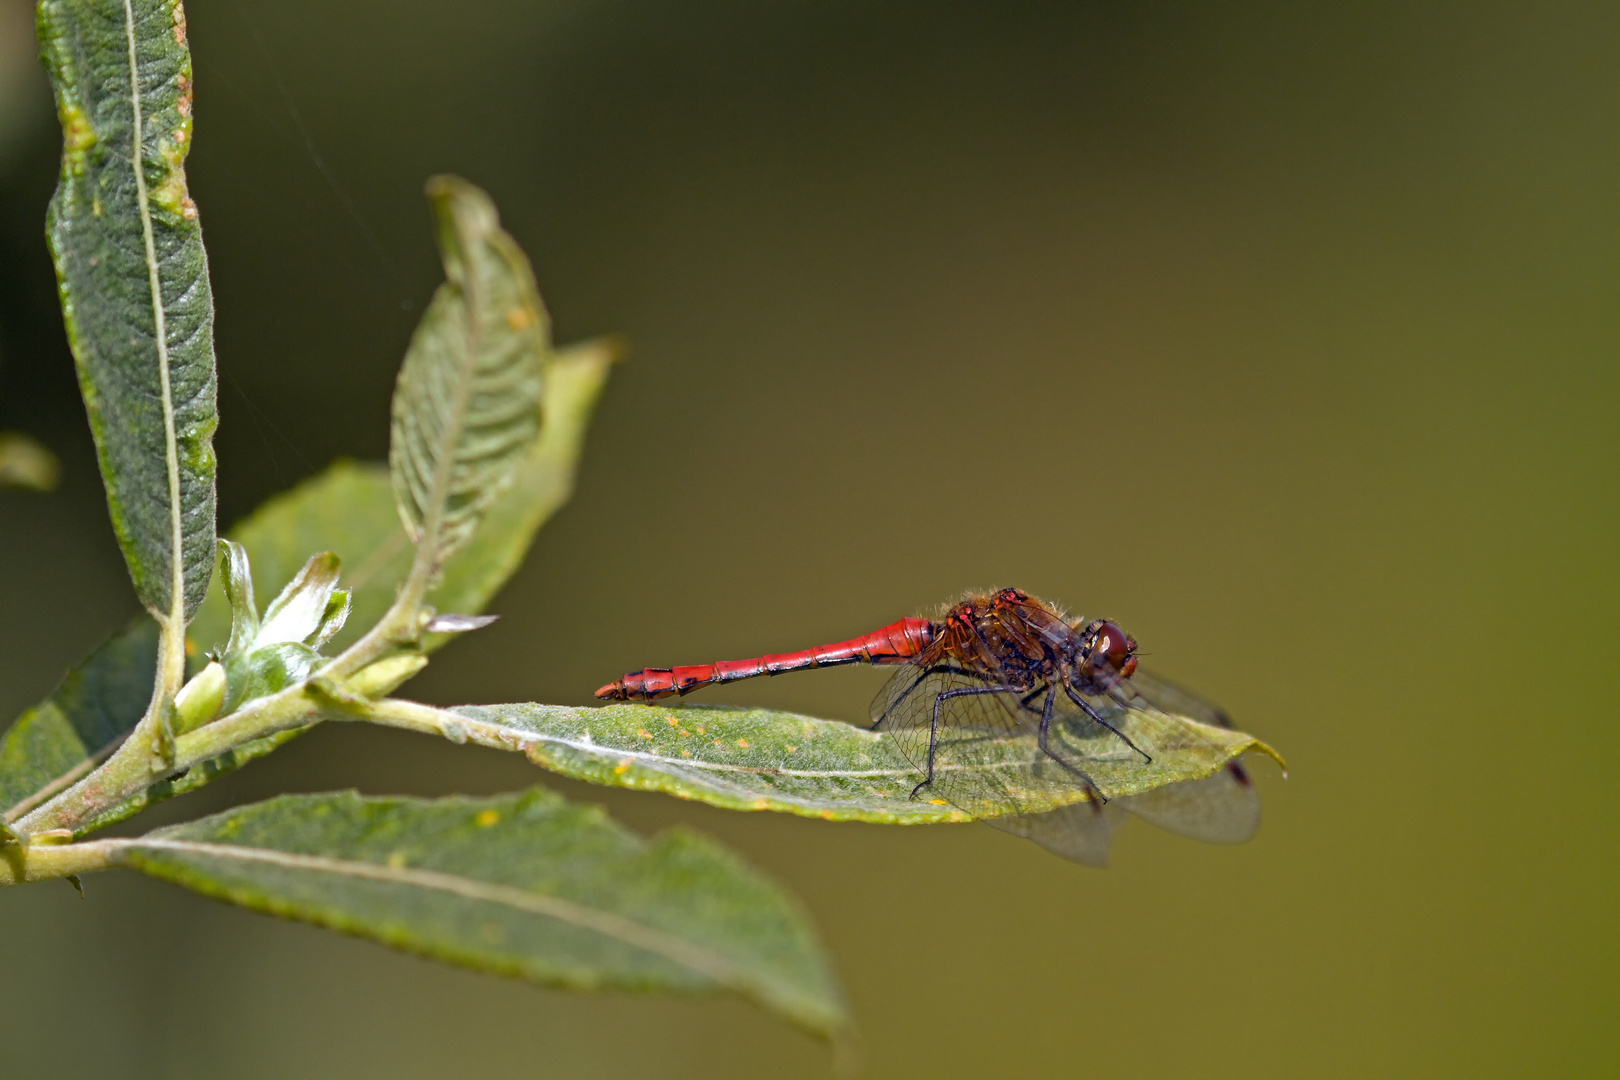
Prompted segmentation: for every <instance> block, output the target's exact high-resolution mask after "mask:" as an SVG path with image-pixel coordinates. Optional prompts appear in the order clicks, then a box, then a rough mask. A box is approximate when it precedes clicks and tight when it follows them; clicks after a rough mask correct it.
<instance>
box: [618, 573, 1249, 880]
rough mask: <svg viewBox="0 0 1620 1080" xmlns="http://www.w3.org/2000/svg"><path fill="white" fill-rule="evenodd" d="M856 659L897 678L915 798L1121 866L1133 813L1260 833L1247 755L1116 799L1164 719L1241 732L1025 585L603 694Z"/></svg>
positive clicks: (1224, 834)
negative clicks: (935, 614) (1121, 847)
mask: <svg viewBox="0 0 1620 1080" xmlns="http://www.w3.org/2000/svg"><path fill="white" fill-rule="evenodd" d="M845 664H878V665H886V666H894V667H897V668H898V670H897V671H896V672H895V674H894V675H893V676H891V677H890V678H889V680H888V682H887V683H886V684H885V685H884V687H883V689H882V690H880V691H879V692H878V695H877V697H876V698H874V699H873V702H872V707H871V711H870V716H871V719H872V728H873V729H874V730H877V731H882V732H885V733H887V735H888V736H889V739H890V740H891V742H892V744H893V745H894V746H895V747H896V748H897V749H898V750H899V752H900V754H901V756H902V757H904V758H905V760H906V761H907V763H908V764H909V765H911V766H912V767H913V768H914V769H915V770H916V771H917V773H918V774H919V775H920V776H921V778H922V779H921V780H920V782H919V783H917V785H916V786H915V787H914V788H913V789H912V791H911V797H912V798H919V797H922V796H923V795H925V794H926V795H928V796H929V797H930V798H934V797H936V796H937V800H938V801H943V802H946V803H950V804H952V805H955V806H956V807H958V808H960V809H962V810H964V811H965V812H967V813H968V814H970V815H971V816H973V817H976V818H979V819H981V820H984V821H986V823H987V824H990V825H993V826H995V827H997V828H1000V829H1002V830H1003V831H1006V832H1010V833H1013V834H1015V835H1018V836H1022V837H1025V838H1026V839H1029V840H1033V841H1035V842H1036V843H1038V844H1040V845H1041V846H1042V847H1044V848H1046V849H1047V850H1049V851H1052V852H1053V853H1055V854H1058V855H1061V856H1063V857H1065V858H1068V859H1072V860H1074V861H1076V862H1080V863H1084V864H1087V865H1093V866H1102V865H1106V863H1107V858H1108V852H1109V848H1110V845H1111V842H1112V837H1113V834H1114V832H1115V831H1116V830H1117V829H1118V828H1119V826H1120V825H1121V824H1122V823H1123V821H1124V820H1126V818H1125V812H1127V811H1128V812H1130V813H1131V814H1134V815H1135V816H1138V817H1141V818H1143V819H1145V820H1147V821H1149V822H1150V823H1152V824H1154V825H1157V826H1159V827H1160V828H1163V829H1166V830H1168V831H1170V832H1174V833H1178V834H1180V835H1183V836H1188V837H1191V838H1193V839H1196V840H1202V841H1205V842H1209V843H1226V844H1233V843H1241V842H1243V841H1245V840H1247V839H1249V838H1250V837H1251V836H1253V835H1254V833H1255V831H1256V829H1257V828H1258V827H1259V823H1260V800H1259V795H1258V793H1257V792H1256V791H1255V788H1254V785H1253V782H1252V781H1251V779H1250V777H1249V775H1248V773H1247V772H1246V771H1245V770H1244V768H1243V767H1242V766H1241V765H1240V764H1238V763H1237V762H1236V761H1232V762H1228V763H1227V764H1226V765H1225V766H1224V767H1223V768H1222V769H1221V770H1220V771H1218V772H1216V773H1215V774H1214V775H1212V776H1209V777H1205V778H1203V779H1199V780H1189V781H1182V782H1180V783H1174V784H1169V785H1166V786H1164V787H1160V788H1155V789H1152V790H1149V791H1146V792H1143V793H1140V794H1135V795H1119V796H1117V797H1114V798H1109V797H1108V795H1107V794H1106V793H1105V791H1104V785H1103V784H1102V783H1101V782H1100V781H1099V775H1100V774H1101V773H1102V771H1104V770H1106V771H1107V772H1108V774H1109V775H1111V776H1115V777H1117V776H1120V775H1122V774H1123V773H1125V772H1128V771H1129V769H1131V768H1132V767H1137V766H1140V767H1146V766H1150V765H1151V764H1152V762H1153V750H1154V747H1153V746H1152V745H1151V744H1149V745H1142V742H1139V741H1138V740H1137V739H1133V738H1132V733H1135V734H1137V736H1138V738H1139V739H1140V738H1142V735H1143V732H1144V731H1145V732H1146V733H1148V734H1151V733H1152V731H1153V730H1154V724H1153V718H1155V717H1157V718H1161V720H1165V721H1167V720H1168V718H1170V717H1191V718H1192V719H1194V720H1198V721H1201V722H1203V723H1205V724H1210V725H1213V726H1216V727H1224V728H1231V727H1232V726H1233V725H1232V722H1231V720H1230V719H1229V718H1228V717H1227V715H1226V713H1225V712H1223V711H1222V710H1221V709H1219V708H1218V707H1216V706H1214V705H1211V704H1209V703H1208V702H1205V701H1203V700H1202V699H1200V698H1199V697H1197V696H1196V695H1195V694H1192V693H1190V692H1189V691H1186V690H1183V689H1182V688H1181V687H1179V686H1177V685H1175V684H1174V683H1171V682H1168V681H1166V680H1164V679H1160V678H1158V677H1156V676H1153V675H1151V674H1150V673H1148V672H1146V671H1142V670H1139V668H1138V664H1137V643H1136V640H1135V639H1134V638H1132V637H1131V636H1130V635H1129V634H1127V633H1125V631H1124V630H1122V629H1120V627H1119V625H1118V624H1117V623H1114V622H1112V621H1111V620H1108V619H1092V620H1089V621H1088V620H1085V619H1083V618H1070V617H1069V616H1068V615H1066V614H1065V613H1064V612H1063V611H1062V609H1060V608H1058V607H1057V606H1055V605H1053V604H1050V603H1047V602H1045V601H1043V600H1039V599H1036V598H1035V597H1033V596H1031V595H1029V594H1028V593H1025V592H1023V591H1021V590H1019V589H1010V588H1009V589H1000V590H997V591H995V592H990V593H983V594H975V595H970V596H967V597H965V598H964V599H962V600H960V601H958V602H956V603H954V604H952V605H950V606H949V607H948V608H947V609H946V610H945V611H944V612H943V614H942V615H940V617H939V618H936V619H925V618H918V617H908V618H904V619H900V620H898V621H897V622H893V623H890V624H889V625H887V626H884V627H881V628H880V629H877V630H874V631H872V632H871V633H868V634H863V635H861V636H860V637H856V638H851V639H849V640H848V641H840V642H835V643H833V644H830V645H820V646H817V647H815V648H811V649H803V650H801V651H799V652H791V653H780V654H773V655H768V656H760V657H755V658H753V659H750V660H722V661H719V662H717V663H712V664H697V665H692V666H688V667H671V668H643V669H642V670H640V671H632V672H628V673H626V674H625V675H623V676H621V677H620V678H618V679H615V680H614V681H613V682H610V683H608V684H607V685H606V686H603V687H601V688H600V689H598V690H597V691H596V696H597V697H598V698H600V699H603V700H608V701H656V700H658V699H660V698H665V697H669V696H671V695H685V694H688V693H690V692H692V691H693V690H696V689H698V688H700V687H704V686H712V685H716V684H720V683H729V682H736V681H738V680H741V679H752V678H756V677H758V676H763V675H780V674H782V673H783V672H787V671H801V670H805V669H809V668H822V667H838V666H841V665H845ZM1127 727H1130V728H1131V731H1129V732H1128V731H1127V730H1126V728H1127ZM1185 728H1186V726H1185V725H1182V726H1181V728H1180V730H1181V731H1182V732H1184V731H1185ZM1142 741H1147V740H1146V739H1143V740H1142ZM1076 789H1078V797H1077V795H1076Z"/></svg>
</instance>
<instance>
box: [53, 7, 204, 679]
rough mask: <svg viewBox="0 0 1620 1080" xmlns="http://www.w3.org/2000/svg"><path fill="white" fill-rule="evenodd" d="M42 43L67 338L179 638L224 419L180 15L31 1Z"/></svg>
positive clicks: (158, 596) (162, 609) (110, 471)
mask: <svg viewBox="0 0 1620 1080" xmlns="http://www.w3.org/2000/svg"><path fill="white" fill-rule="evenodd" d="M39 36H40V43H41V46H42V47H43V50H44V56H45V60H46V64H47V66H48V67H49V68H50V73H51V79H52V82H53V83H54V84H55V87H56V104H57V111H58V113H59V115H60V118H61V122H62V134H63V154H62V173H61V179H60V181H59V183H58V186H57V189H56V197H55V198H54V199H53V200H52V201H51V207H50V214H49V219H48V229H47V231H48V233H49V236H50V243H51V253H52V256H53V257H54V259H55V261H56V274H57V285H58V291H59V293H60V296H61V302H62V313H63V317H64V321H65V322H66V324H67V332H68V341H69V342H70V344H71V345H72V347H73V356H74V359H75V361H76V362H77V365H78V372H79V386H80V390H81V391H82V393H83V395H84V402H85V408H86V410H87V411H88V413H89V416H90V427H91V431H92V432H93V433H94V435H95V441H96V451H97V455H98V457H99V459H100V463H101V475H102V480H103V482H104V483H105V485H106V488H107V505H108V508H109V509H110V511H111V513H112V521H113V528H114V530H115V531H116V532H117V534H118V541H119V544H120V545H121V546H122V547H123V551H124V558H125V560H126V561H127V562H128V564H129V571H130V576H131V577H132V578H133V579H134V582H135V591H136V593H137V594H138V595H139V596H140V598H141V602H142V603H143V604H145V605H146V607H147V608H148V609H149V610H150V611H152V612H153V614H154V615H156V616H157V617H158V618H160V619H163V620H165V622H166V623H168V624H169V625H171V626H172V627H173V632H174V633H175V635H176V640H178V633H179V629H180V627H181V626H182V625H183V624H184V622H185V620H186V619H187V618H189V617H190V616H191V614H192V613H193V612H195V611H196V609H197V606H198V605H199V604H201V603H202V600H203V596H204V594H205V593H206V592H207V590H208V579H209V576H210V574H211V573H212V570H213V564H214V452H213V447H212V439H213V434H214V428H215V426H216V424H217V423H218V415H217V412H216V409H215V403H214V344H213V320H214V311H213V300H212V297H211V295H210V291H209V285H208V263H207V259H206V257H205V255H204V252H203V244H202V232H201V229H200V228H199V226H198V224H197V208H196V205H195V204H194V203H193V202H192V201H191V197H190V195H189V194H188V193H187V191H186V177H185V171H184V169H183V163H184V161H185V157H186V153H187V151H188V150H190V148H191V57H190V54H189V52H188V51H187V48H186V43H185V42H186V24H185V16H184V13H183V11H182V10H181V6H180V4H179V2H178V0H40V4H39ZM176 662H178V661H176Z"/></svg>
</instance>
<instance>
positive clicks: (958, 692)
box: [911, 686, 1018, 799]
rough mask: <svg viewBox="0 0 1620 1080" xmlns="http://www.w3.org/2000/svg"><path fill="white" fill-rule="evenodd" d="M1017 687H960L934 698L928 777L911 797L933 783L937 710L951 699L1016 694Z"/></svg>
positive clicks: (912, 792) (930, 726) (929, 727)
mask: <svg viewBox="0 0 1620 1080" xmlns="http://www.w3.org/2000/svg"><path fill="white" fill-rule="evenodd" d="M1016 693H1018V689H1017V687H1012V686H962V687H958V688H957V689H955V690H946V691H945V692H944V693H942V694H940V695H939V696H938V697H936V698H934V715H933V716H932V717H931V718H930V719H929V721H928V770H927V772H928V775H927V776H925V777H924V778H923V782H922V783H920V784H918V785H917V786H916V787H914V788H912V789H911V797H912V798H913V799H915V798H916V797H917V792H919V791H921V790H922V789H923V788H925V787H927V786H928V785H929V784H932V783H933V782H934V747H935V746H936V745H937V744H938V742H939V709H940V706H942V705H944V704H945V702H947V701H949V700H950V699H951V698H958V697H973V696H975V695H977V694H1016Z"/></svg>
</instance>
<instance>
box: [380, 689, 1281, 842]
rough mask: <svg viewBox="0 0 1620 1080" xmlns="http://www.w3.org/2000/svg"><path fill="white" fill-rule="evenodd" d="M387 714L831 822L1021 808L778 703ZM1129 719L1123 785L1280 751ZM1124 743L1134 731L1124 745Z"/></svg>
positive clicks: (1106, 781) (690, 794)
mask: <svg viewBox="0 0 1620 1080" xmlns="http://www.w3.org/2000/svg"><path fill="white" fill-rule="evenodd" d="M373 718H374V719H376V720H378V722H381V723H387V724H392V725H394V726H398V727H406V728H411V729H414V730H419V731H425V732H430V733H434V734H438V735H441V736H443V737H445V738H447V739H450V740H451V741H452V742H474V743H477V744H479V745H481V746H491V747H495V748H497V749H503V750H515V751H518V752H520V753H522V754H525V755H526V756H527V757H528V758H529V760H530V761H532V762H534V763H535V764H536V765H539V766H541V767H543V768H546V769H550V770H552V771H553V772H558V773H561V774H563V775H564V776H568V777H572V778H573V779H575V780H584V781H586V782H587V783H592V784H607V785H610V786H613V787H628V788H638V789H641V790H648V791H663V792H667V793H668V794H670V795H674V796H676V797H678V798H682V799H696V800H698V801H700V802H706V803H709V804H710V805H712V806H719V807H723V808H725V809H728V810H777V811H782V812H785V813H790V814H799V815H802V816H805V817H819V818H825V819H827V820H829V821H870V822H878V823H883V824H895V825H920V824H930V823H936V822H949V821H969V820H974V819H982V818H993V817H1000V816H1003V815H1005V814H1007V813H1009V812H1010V811H1009V805H1008V804H1006V803H1001V802H989V801H986V802H983V803H979V804H968V805H951V804H949V803H946V802H945V801H944V800H942V799H939V798H937V797H930V796H929V795H928V794H927V792H926V791H925V792H924V793H923V797H921V798H918V799H912V798H911V791H912V788H913V787H915V786H916V784H917V783H918V782H919V781H921V779H922V776H921V775H920V774H919V773H918V772H917V771H916V770H915V769H913V768H912V767H911V766H910V765H909V764H907V763H906V762H905V761H904V760H903V758H902V757H901V756H900V755H899V754H898V753H897V752H896V751H895V749H894V748H893V747H892V745H891V740H890V737H889V736H888V735H887V734H885V733H882V732H874V731H870V730H868V729H866V728H858V727H853V726H851V725H849V724H843V723H838V722H836V721H831V720H816V719H812V718H811V717H808V716H798V715H795V714H793V713H784V712H774V711H771V710H768V709H736V708H712V707H711V708H693V707H690V706H678V707H675V708H665V707H660V706H649V705H610V706H607V707H605V708H595V709H581V708H572V707H567V706H561V705H533V704H523V705H464V706H460V707H458V708H455V709H435V708H432V707H430V706H426V705H417V704H415V703H412V702H400V701H384V702H379V703H378V705H377V706H376V707H375V712H374V715H373ZM1121 727H1122V730H1124V731H1125V732H1126V733H1127V734H1129V735H1130V736H1131V738H1132V739H1133V740H1134V741H1136V742H1137V744H1138V745H1143V746H1148V747H1151V748H1152V752H1153V763H1152V764H1151V765H1143V764H1142V762H1141V758H1140V757H1138V756H1137V755H1135V754H1134V753H1130V752H1129V751H1128V750H1124V749H1121V750H1115V749H1114V748H1113V744H1112V743H1104V744H1100V745H1099V750H1100V752H1099V753H1098V755H1097V756H1095V757H1092V758H1087V759H1086V760H1085V768H1086V771H1087V772H1088V773H1089V774H1090V775H1091V777H1092V778H1093V779H1094V780H1095V781H1096V783H1097V785H1098V787H1100V788H1101V789H1102V791H1103V793H1104V794H1105V795H1107V796H1108V797H1109V798H1114V797H1117V796H1130V795H1136V794H1139V793H1141V792H1145V791H1151V790H1154V789H1157V788H1161V787H1164V786H1165V785H1167V784H1175V783H1179V782H1182V781H1186V780H1196V779H1199V778H1201V777H1205V776H1209V775H1210V774H1212V773H1214V772H1215V771H1216V770H1218V769H1220V768H1221V767H1222V766H1223V765H1225V764H1226V763H1227V762H1228V761H1229V760H1231V759H1232V758H1234V757H1236V756H1237V755H1239V754H1242V753H1244V752H1245V751H1250V750H1258V751H1260V752H1262V753H1267V754H1271V755H1272V756H1273V757H1275V756H1276V755H1275V752H1274V751H1272V750H1271V748H1270V747H1268V746H1266V745H1265V744H1264V743H1262V742H1260V741H1259V740H1257V739H1255V738H1254V737H1253V736H1252V735H1246V734H1244V733H1243V732H1240V731H1232V730H1230V729H1228V728H1221V727H1214V726H1211V725H1208V724H1202V723H1199V722H1197V721H1195V720H1190V719H1187V718H1185V717H1179V716H1168V715H1166V714H1164V713H1157V712H1148V711H1145V710H1139V709H1132V710H1129V712H1128V714H1127V716H1126V719H1125V720H1124V721H1123V722H1122V724H1121ZM1119 745H1120V746H1121V747H1123V744H1119ZM1030 750H1031V746H1030V741H1029V740H1024V739H1013V738H1007V739H1003V740H1000V745H999V747H998V748H997V751H996V753H994V754H992V753H989V752H987V753H986V754H985V755H984V756H983V757H982V758H981V764H980V767H982V768H986V769H994V768H995V762H996V760H998V755H999V760H1002V761H1005V762H1007V763H1010V764H1019V763H1027V762H1028V760H1029V755H1030ZM1085 797H1086V796H1085V792H1084V791H1083V790H1082V789H1081V788H1079V787H1078V786H1071V787H1068V788H1066V789H1058V788H1056V787H1055V786H1053V785H1048V786H1046V787H1044V788H1042V789H1040V790H1038V791H1032V792H1029V793H1027V798H1026V799H1025V800H1024V801H1023V802H1022V803H1021V804H1020V809H1019V810H1018V812H1019V813H1023V814H1029V813H1033V812H1038V811H1041V810H1052V809H1057V808H1059V807H1062V806H1065V805H1069V804H1072V803H1078V802H1081V801H1083V800H1084V799H1085Z"/></svg>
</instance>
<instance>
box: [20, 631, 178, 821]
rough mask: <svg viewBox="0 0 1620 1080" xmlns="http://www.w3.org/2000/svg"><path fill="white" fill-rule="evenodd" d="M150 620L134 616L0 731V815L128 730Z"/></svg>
mask: <svg viewBox="0 0 1620 1080" xmlns="http://www.w3.org/2000/svg"><path fill="white" fill-rule="evenodd" d="M157 637H158V633H157V626H156V624H154V623H153V622H152V620H151V619H148V618H147V617H146V616H144V615H143V616H141V617H140V618H139V619H137V620H136V621H135V622H134V623H132V624H131V625H130V627H129V628H128V629H127V630H124V631H123V632H122V633H119V634H116V635H114V636H113V637H112V638H110V639H108V641H107V642H106V643H104V644H103V645H101V646H100V647H99V648H98V649H96V651H95V652H93V653H91V654H90V655H89V656H88V657H86V658H85V659H84V660H83V661H82V662H80V663H79V664H78V665H77V666H75V667H74V668H73V669H72V670H71V671H69V672H68V674H67V677H66V678H64V679H63V680H62V685H61V686H59V687H57V689H56V691H55V692H54V693H52V694H51V696H50V697H48V698H46V699H45V700H44V701H42V702H40V703H39V704H38V705H36V706H35V707H34V708H32V709H29V710H28V711H27V712H25V713H23V714H22V716H20V717H18V718H17V720H16V722H15V723H13V724H12V725H11V727H10V728H8V729H7V730H6V733H5V735H4V736H3V737H0V818H3V819H4V820H5V821H15V820H17V818H19V817H21V816H22V815H23V814H24V813H25V812H26V811H27V810H29V809H31V808H32V807H33V806H34V805H37V804H38V803H39V802H41V801H43V799H42V798H41V797H40V796H41V795H42V793H44V792H46V791H51V792H54V791H57V790H60V789H62V788H65V787H66V786H67V784H68V783H70V782H71V781H72V780H75V779H77V778H78V777H79V776H81V775H83V774H84V773H86V772H88V771H89V769H90V768H91V766H92V765H94V764H95V762H96V761H97V760H99V758H100V756H101V755H103V754H105V753H106V752H107V751H109V750H111V749H112V748H113V747H114V746H116V745H117V743H118V742H119V740H121V739H122V738H123V737H124V736H126V735H128V734H129V732H130V730H131V729H133V728H134V727H135V725H136V723H138V722H139V721H140V719H141V715H142V714H143V713H144V712H145V711H146V705H147V702H148V700H149V699H150V698H151V696H152V669H153V667H154V665H155V664H156V663H157Z"/></svg>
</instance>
